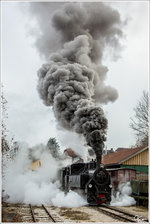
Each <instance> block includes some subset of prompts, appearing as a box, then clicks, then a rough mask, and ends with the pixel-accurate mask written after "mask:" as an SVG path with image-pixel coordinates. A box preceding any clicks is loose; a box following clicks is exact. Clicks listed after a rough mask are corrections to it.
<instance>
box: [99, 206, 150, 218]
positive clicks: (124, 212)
mask: <svg viewBox="0 0 150 224" xmlns="http://www.w3.org/2000/svg"><path fill="white" fill-rule="evenodd" d="M101 207H104V208H108V209H111V210H114V211H116V212H120V213H122V214H124V215H126V216H129V217H131V218H133V219H135V217H136V215H133V214H131V213H127V212H126V211H123V210H121V209H119V208H114V207H113V206H109V205H102V206H101ZM140 218H141V220H143V221H145V222H148V219H147V218H145V217H142V216H140Z"/></svg>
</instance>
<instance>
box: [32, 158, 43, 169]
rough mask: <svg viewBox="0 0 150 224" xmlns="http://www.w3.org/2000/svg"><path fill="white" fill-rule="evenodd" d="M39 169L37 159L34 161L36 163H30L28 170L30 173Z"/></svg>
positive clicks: (39, 163)
mask: <svg viewBox="0 0 150 224" xmlns="http://www.w3.org/2000/svg"><path fill="white" fill-rule="evenodd" d="M39 167H41V162H40V160H39V159H38V160H36V161H33V162H32V163H31V165H30V169H31V170H32V171H35V170H37V169H38V168H39Z"/></svg>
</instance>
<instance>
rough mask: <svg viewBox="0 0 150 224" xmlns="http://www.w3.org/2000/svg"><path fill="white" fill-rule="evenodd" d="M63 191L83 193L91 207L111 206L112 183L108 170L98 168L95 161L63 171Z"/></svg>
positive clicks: (65, 168)
mask: <svg viewBox="0 0 150 224" xmlns="http://www.w3.org/2000/svg"><path fill="white" fill-rule="evenodd" d="M61 182H62V190H64V191H65V192H66V193H67V192H68V191H69V190H75V191H78V190H80V192H82V194H84V195H85V196H86V198H87V202H88V203H89V204H90V205H100V204H103V203H106V204H109V203H110V201H111V189H112V185H111V181H110V175H109V173H108V172H107V170H106V169H105V168H104V167H102V166H97V165H96V162H95V161H91V162H88V163H74V164H72V165H70V166H67V167H64V168H63V169H62V170H61Z"/></svg>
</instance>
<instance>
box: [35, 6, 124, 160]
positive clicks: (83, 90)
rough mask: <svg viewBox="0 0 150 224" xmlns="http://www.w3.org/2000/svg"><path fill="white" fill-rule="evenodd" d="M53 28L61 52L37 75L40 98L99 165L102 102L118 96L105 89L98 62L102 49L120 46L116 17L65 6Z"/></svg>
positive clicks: (96, 9)
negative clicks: (91, 151) (82, 140)
mask: <svg viewBox="0 0 150 224" xmlns="http://www.w3.org/2000/svg"><path fill="white" fill-rule="evenodd" d="M52 23H53V26H54V27H55V28H56V30H57V31H58V34H60V35H61V37H62V39H61V42H62V43H63V47H62V48H61V49H59V50H58V51H57V52H55V53H53V54H51V55H50V57H49V59H48V62H47V63H46V64H44V65H43V66H42V67H41V68H40V69H39V71H38V78H39V80H38V86H37V89H38V92H39V95H40V97H41V98H42V99H43V102H44V104H45V105H47V106H53V110H54V114H55V116H56V118H57V121H58V123H59V124H60V125H61V126H62V127H64V128H66V129H68V130H73V131H75V132H76V133H79V134H82V135H83V136H84V137H85V140H86V142H87V144H88V145H89V146H91V147H92V148H93V149H94V151H95V154H96V157H97V161H98V164H100V162H101V155H102V150H103V148H104V142H105V141H106V131H107V119H106V117H105V115H104V112H103V110H102V108H101V107H100V103H101V104H102V103H108V102H109V101H111V102H113V101H114V100H116V98H117V97H118V93H117V91H116V90H115V89H114V88H113V87H110V86H106V85H105V84H104V80H105V77H106V73H107V71H108V69H107V67H105V66H104V65H103V64H102V58H103V52H104V50H105V48H106V47H108V46H109V47H115V49H117V46H119V38H120V37H121V36H122V32H121V29H120V27H121V20H120V15H119V13H118V12H117V11H115V10H113V9H111V8H110V7H109V6H106V5H104V4H103V3H83V4H77V3H68V4H64V5H63V6H62V8H61V9H59V10H57V11H55V12H54V14H53V17H52Z"/></svg>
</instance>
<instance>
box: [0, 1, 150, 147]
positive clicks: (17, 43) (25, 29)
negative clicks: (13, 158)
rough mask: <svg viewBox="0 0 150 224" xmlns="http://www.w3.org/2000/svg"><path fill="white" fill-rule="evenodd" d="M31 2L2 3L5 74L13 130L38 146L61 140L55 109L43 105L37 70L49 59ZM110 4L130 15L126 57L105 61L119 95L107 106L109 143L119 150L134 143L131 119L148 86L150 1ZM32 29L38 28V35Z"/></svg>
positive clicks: (126, 33) (5, 87)
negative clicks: (39, 42)
mask: <svg viewBox="0 0 150 224" xmlns="http://www.w3.org/2000/svg"><path fill="white" fill-rule="evenodd" d="M27 4H28V3H18V2H7V1H5V2H3V3H2V72H1V74H2V82H3V85H4V94H5V97H6V99H7V101H8V105H7V108H8V115H9V118H8V120H7V125H8V129H9V130H10V133H11V135H13V136H14V137H15V139H16V140H19V141H25V142H27V143H28V144H29V145H30V146H33V145H35V144H38V143H46V142H47V140H48V139H49V138H50V137H56V138H58V135H59V134H60V132H57V123H56V120H55V118H54V115H53V112H52V109H51V108H49V107H46V106H45V105H44V104H43V103H42V101H41V99H40V98H39V96H38V93H37V90H36V86H37V70H38V69H39V68H40V67H41V65H42V64H43V63H44V62H45V60H44V59H42V58H41V57H40V55H39V53H38V51H37V49H36V47H35V45H34V42H35V31H34V30H31V25H32V27H34V24H35V26H36V21H35V17H32V14H31V13H30V15H29V13H28V12H27V10H28V7H27ZM34 4H37V3H34ZM43 4H44V3H43ZM93 4H94V3H93ZM107 4H109V5H112V7H113V8H116V9H118V11H119V12H120V14H121V17H122V18H128V24H127V25H126V27H124V30H123V32H124V34H125V38H124V39H123V40H122V44H123V45H124V49H123V50H122V52H121V53H120V55H121V57H120V58H119V59H118V60H117V61H112V60H111V58H109V57H106V58H105V60H104V61H103V64H104V65H106V66H107V67H108V69H109V71H108V73H107V79H106V83H107V84H110V85H111V86H113V87H115V88H116V89H117V90H118V93H119V98H118V99H117V100H116V101H115V102H114V103H109V104H107V105H105V106H103V109H104V111H105V113H106V116H107V118H108V134H107V142H106V146H107V148H108V149H109V148H114V149H116V148H118V147H130V146H132V145H134V144H135V141H136V140H135V136H134V133H133V131H132V130H131V129H130V127H129V123H130V117H131V116H133V114H134V112H133V108H134V107H135V106H136V104H137V101H138V100H139V99H140V98H141V96H142V91H143V90H148V49H149V47H148V41H149V39H148V33H149V32H148V1H145V2H143V1H142V2H135V1H133V2H132V1H130V2H112V3H107ZM46 22H47V21H45V23H46ZM31 31H32V32H33V31H34V37H33V35H31ZM58 35H59V34H58ZM60 135H61V134H60ZM68 146H69V143H68Z"/></svg>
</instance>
